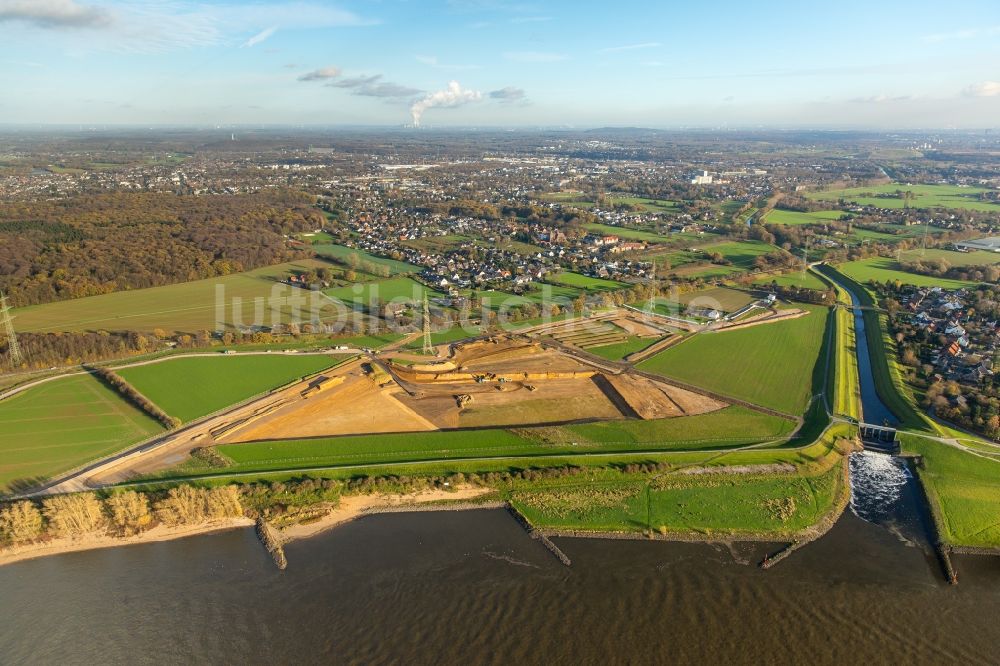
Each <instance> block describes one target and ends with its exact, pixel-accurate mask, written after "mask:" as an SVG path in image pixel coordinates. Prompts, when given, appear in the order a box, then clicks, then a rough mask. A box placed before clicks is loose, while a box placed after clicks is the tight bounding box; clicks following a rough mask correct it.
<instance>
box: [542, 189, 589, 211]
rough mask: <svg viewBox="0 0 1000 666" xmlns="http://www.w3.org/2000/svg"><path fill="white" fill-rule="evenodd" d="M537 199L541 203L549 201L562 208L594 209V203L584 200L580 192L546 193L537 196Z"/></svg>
mask: <svg viewBox="0 0 1000 666" xmlns="http://www.w3.org/2000/svg"><path fill="white" fill-rule="evenodd" d="M538 198H539V199H541V200H542V201H551V202H552V203H558V204H562V205H563V206H574V207H576V208H583V209H586V210H589V209H591V208H593V207H594V202H593V201H588V200H587V199H585V198H584V194H583V193H582V192H546V193H544V194H541V195H539V197H538Z"/></svg>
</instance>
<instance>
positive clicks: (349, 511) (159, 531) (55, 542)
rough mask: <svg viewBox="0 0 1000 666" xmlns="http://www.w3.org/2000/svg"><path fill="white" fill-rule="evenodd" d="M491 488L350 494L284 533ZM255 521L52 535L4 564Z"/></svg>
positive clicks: (294, 535) (13, 552) (15, 551)
mask: <svg viewBox="0 0 1000 666" xmlns="http://www.w3.org/2000/svg"><path fill="white" fill-rule="evenodd" d="M490 492H493V491H492V490H491V489H490V488H473V487H468V488H457V489H455V490H425V491H421V492H417V493H410V494H399V495H348V496H345V497H342V498H341V500H340V505H339V506H338V507H337V508H335V509H333V510H332V511H330V513H328V514H327V515H325V516H323V517H322V518H320V519H319V520H316V521H313V522H311V523H308V524H306V525H293V526H291V527H288V528H285V529H284V530H281V537H282V541H284V542H288V541H292V540H294V539H304V538H307V537H310V536H313V535H314V534H319V533H320V532H323V531H325V530H328V529H331V528H333V527H336V526H337V525H340V524H341V523H345V522H347V521H349V520H354V519H355V518H358V517H359V516H362V515H364V514H366V513H369V512H372V511H376V510H379V509H386V508H394V507H406V506H418V505H423V504H427V503H430V502H440V501H444V500H454V501H462V500H470V499H474V498H477V497H480V496H482V495H485V494H488V493H490ZM253 525H254V521H253V520H252V519H251V518H230V519H228V520H221V521H214V522H210V523H202V524H201V525H184V526H181V527H166V526H164V525H158V526H156V527H154V528H152V529H150V530H147V531H145V532H142V533H141V534H137V535H135V536H130V537H116V536H111V535H106V534H100V535H98V534H93V535H88V536H84V537H79V538H74V539H70V538H62V539H49V540H46V541H40V542H38V543H32V544H25V545H20V546H15V547H11V548H4V549H0V566H3V565H5V564H13V563H14V562H21V561H23V560H30V559H34V558H36V557H47V556H49V555H61V554H63V553H75V552H79V551H84V550H96V549H99V548H115V547H117V546H131V545H135V544H140V543H154V542H157V541H171V540H173V539H183V538H184V537H190V536H198V535H201V534H211V533H213V532H221V531H223V530H231V529H237V528H245V527H253Z"/></svg>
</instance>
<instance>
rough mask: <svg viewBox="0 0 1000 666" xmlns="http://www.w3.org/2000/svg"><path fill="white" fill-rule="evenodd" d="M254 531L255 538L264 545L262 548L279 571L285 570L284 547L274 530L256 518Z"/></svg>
mask: <svg viewBox="0 0 1000 666" xmlns="http://www.w3.org/2000/svg"><path fill="white" fill-rule="evenodd" d="M254 529H255V530H256V532H257V538H258V539H260V542H261V543H262V544H264V548H265V549H266V550H267V552H268V553H269V554H270V555H271V558H272V559H273V560H274V563H275V565H277V567H278V568H279V569H281V570H284V569H286V568H287V567H288V559H287V558H285V547H284V545H283V542H282V540H281V537H280V536H279V535H278V533H277V532H276V531H275V529H274V528H273V527H271V524H270V523H268V522H267V521H266V520H264V519H263V518H258V519H257V520H256V521H255V523H254Z"/></svg>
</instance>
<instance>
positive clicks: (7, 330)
mask: <svg viewBox="0 0 1000 666" xmlns="http://www.w3.org/2000/svg"><path fill="white" fill-rule="evenodd" d="M0 320H2V321H3V330H4V334H5V335H6V336H7V355H8V356H9V357H10V364H11V366H12V367H15V368H16V367H17V366H19V365H21V362H22V361H23V360H24V359H23V357H22V356H21V347H20V345H18V344H17V334H16V333H14V318H13V317H12V316H11V314H10V306H9V305H7V296H6V295H4V293H3V292H2V291H0Z"/></svg>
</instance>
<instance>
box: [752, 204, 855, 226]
mask: <svg viewBox="0 0 1000 666" xmlns="http://www.w3.org/2000/svg"><path fill="white" fill-rule="evenodd" d="M844 216H845V213H844V212H843V211H839V210H816V211H813V212H811V213H801V212H799V211H794V210H781V209H779V208H775V209H773V210H771V211H770V212H768V213H767V215H765V216H764V220H763V222H764V223H765V224H787V225H792V226H794V225H800V224H822V223H824V222H829V221H831V220H839V219H841V218H842V217H844Z"/></svg>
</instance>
